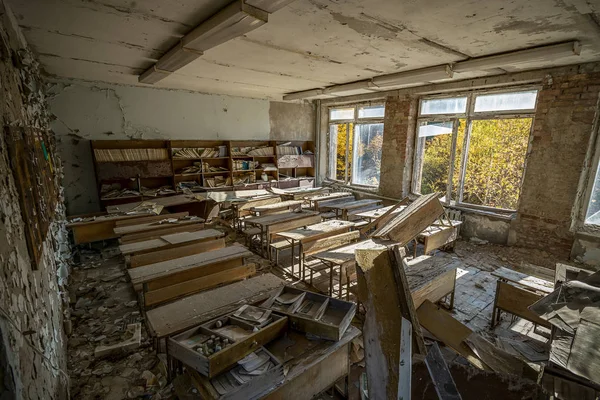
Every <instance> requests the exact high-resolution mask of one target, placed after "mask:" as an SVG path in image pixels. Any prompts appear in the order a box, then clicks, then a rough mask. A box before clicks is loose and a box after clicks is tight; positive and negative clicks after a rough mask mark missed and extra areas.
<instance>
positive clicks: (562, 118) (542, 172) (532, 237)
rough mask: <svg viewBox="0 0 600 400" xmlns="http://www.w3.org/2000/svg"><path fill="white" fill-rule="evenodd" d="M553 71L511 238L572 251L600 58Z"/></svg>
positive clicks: (529, 244) (599, 80)
mask: <svg viewBox="0 0 600 400" xmlns="http://www.w3.org/2000/svg"><path fill="white" fill-rule="evenodd" d="M578 72H579V73H577V74H572V75H564V76H549V77H547V78H546V79H545V80H544V84H543V87H542V89H541V91H540V92H539V97H538V105H537V112H536V115H535V119H534V122H533V135H532V142H531V145H530V154H529V157H528V159H527V167H526V172H525V177H524V181H523V187H522V190H521V196H520V203H519V209H518V215H517V219H516V220H515V221H514V222H513V224H512V229H511V235H510V242H509V243H510V244H515V245H517V246H522V247H531V248H540V249H544V250H547V251H550V252H552V253H554V254H556V255H558V256H561V257H568V256H569V252H570V249H571V246H572V244H573V233H572V232H570V226H571V218H572V213H573V212H574V211H576V210H574V206H575V200H576V196H577V191H578V184H579V179H580V176H581V172H582V169H583V166H584V162H585V161H586V152H587V150H588V146H589V140H590V136H591V135H592V130H593V123H594V118H595V114H596V113H597V112H598V100H599V93H600V64H585V65H582V66H580V67H579V70H578Z"/></svg>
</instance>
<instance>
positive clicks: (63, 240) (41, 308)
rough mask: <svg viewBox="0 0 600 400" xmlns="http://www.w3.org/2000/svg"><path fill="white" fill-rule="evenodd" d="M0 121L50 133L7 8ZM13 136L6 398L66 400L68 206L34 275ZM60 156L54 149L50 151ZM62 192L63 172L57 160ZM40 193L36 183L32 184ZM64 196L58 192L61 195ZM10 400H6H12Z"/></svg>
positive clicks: (0, 224)
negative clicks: (16, 174) (14, 166)
mask: <svg viewBox="0 0 600 400" xmlns="http://www.w3.org/2000/svg"><path fill="white" fill-rule="evenodd" d="M0 18H1V26H0V82H1V89H0V91H1V92H0V93H1V96H0V97H1V98H2V99H3V100H4V101H2V102H1V103H0V115H1V116H2V122H3V126H7V125H11V126H22V127H32V128H36V129H47V128H48V117H47V115H48V114H47V110H46V102H45V99H44V93H43V91H42V90H41V88H42V87H43V85H42V81H41V79H40V76H39V72H38V64H37V62H36V61H35V59H34V57H33V54H32V53H31V52H30V51H29V50H28V49H27V47H26V43H25V41H24V39H23V37H22V35H21V33H20V31H19V30H18V27H17V25H16V22H15V21H14V17H13V15H12V14H11V13H10V10H9V9H8V8H7V7H6V5H5V3H4V1H3V0H0ZM6 139H7V138H6V136H5V134H3V135H2V136H1V137H0V177H1V179H0V349H1V351H2V354H0V357H1V358H2V362H0V378H2V382H0V398H3V399H4V398H16V399H43V400H47V399H63V398H65V397H66V391H67V388H68V382H67V379H68V378H67V377H66V375H65V374H64V373H63V372H61V371H66V360H65V358H66V343H65V337H64V332H63V309H64V307H63V302H64V301H65V299H66V298H67V297H68V296H67V295H66V293H65V292H64V291H63V288H64V286H63V285H64V284H65V279H66V278H67V272H68V264H67V262H68V257H69V254H70V250H69V247H68V244H67V243H68V240H67V233H66V230H65V227H64V222H65V221H64V215H65V212H64V208H63V207H62V201H60V200H59V206H58V209H57V211H56V215H55V220H54V221H53V222H52V223H51V226H50V228H49V231H48V234H47V236H46V239H45V241H44V244H43V253H42V257H41V261H40V263H39V265H38V269H37V270H33V268H32V265H31V259H30V257H29V253H28V250H27V243H26V240H25V232H24V226H25V223H24V221H23V218H22V216H21V208H20V205H19V204H20V203H19V194H18V191H17V187H16V186H15V180H14V177H13V169H12V168H11V160H10V156H9V152H8V148H7V141H6ZM49 145H50V153H51V154H52V155H55V154H56V152H55V151H54V150H55V147H54V143H52V141H51V143H49ZM54 165H57V166H58V168H57V169H56V170H55V171H56V174H57V178H56V180H55V182H54V184H55V185H56V186H57V189H60V188H59V182H58V181H59V179H60V174H61V170H60V164H59V160H58V158H56V157H54ZM30 183H31V185H32V186H33V187H35V185H36V182H30ZM59 191H60V190H57V192H59ZM5 396H6V397H5Z"/></svg>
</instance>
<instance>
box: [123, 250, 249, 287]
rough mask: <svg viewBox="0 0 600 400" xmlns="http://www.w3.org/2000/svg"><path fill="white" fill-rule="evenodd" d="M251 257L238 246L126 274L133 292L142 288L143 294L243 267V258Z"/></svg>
mask: <svg viewBox="0 0 600 400" xmlns="http://www.w3.org/2000/svg"><path fill="white" fill-rule="evenodd" d="M251 255H252V252H250V251H249V250H248V249H247V248H245V247H244V246H240V245H234V246H229V247H225V248H223V249H218V250H212V251H207V252H205V253H201V254H194V255H191V256H187V257H181V258H176V259H174V260H169V261H163V262H159V263H156V264H149V265H144V266H142V267H138V268H133V269H129V270H128V271H127V272H128V273H129V276H130V278H131V283H132V284H133V286H134V288H136V290H140V289H141V285H144V286H145V288H146V290H155V289H159V288H161V287H165V286H170V285H173V284H176V283H180V282H184V281H186V280H189V279H194V278H199V277H201V276H206V275H210V274H212V273H215V272H218V271H221V270H223V269H227V268H233V267H237V266H239V265H241V264H242V259H243V258H244V257H249V256H251Z"/></svg>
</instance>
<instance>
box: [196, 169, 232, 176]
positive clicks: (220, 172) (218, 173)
mask: <svg viewBox="0 0 600 400" xmlns="http://www.w3.org/2000/svg"><path fill="white" fill-rule="evenodd" d="M229 173H231V171H229V170H227V171H214V172H210V171H209V172H203V173H202V175H224V174H229Z"/></svg>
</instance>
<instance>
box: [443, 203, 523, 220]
mask: <svg viewBox="0 0 600 400" xmlns="http://www.w3.org/2000/svg"><path fill="white" fill-rule="evenodd" d="M443 205H444V207H446V208H452V209H455V210H460V211H462V212H465V213H467V214H476V215H482V216H486V217H491V218H494V219H497V220H502V221H507V222H510V221H512V220H513V219H515V217H516V215H517V212H516V211H515V212H513V213H511V214H507V213H499V212H494V211H488V210H481V209H479V208H474V207H469V206H466V205H464V204H461V205H456V204H443Z"/></svg>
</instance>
